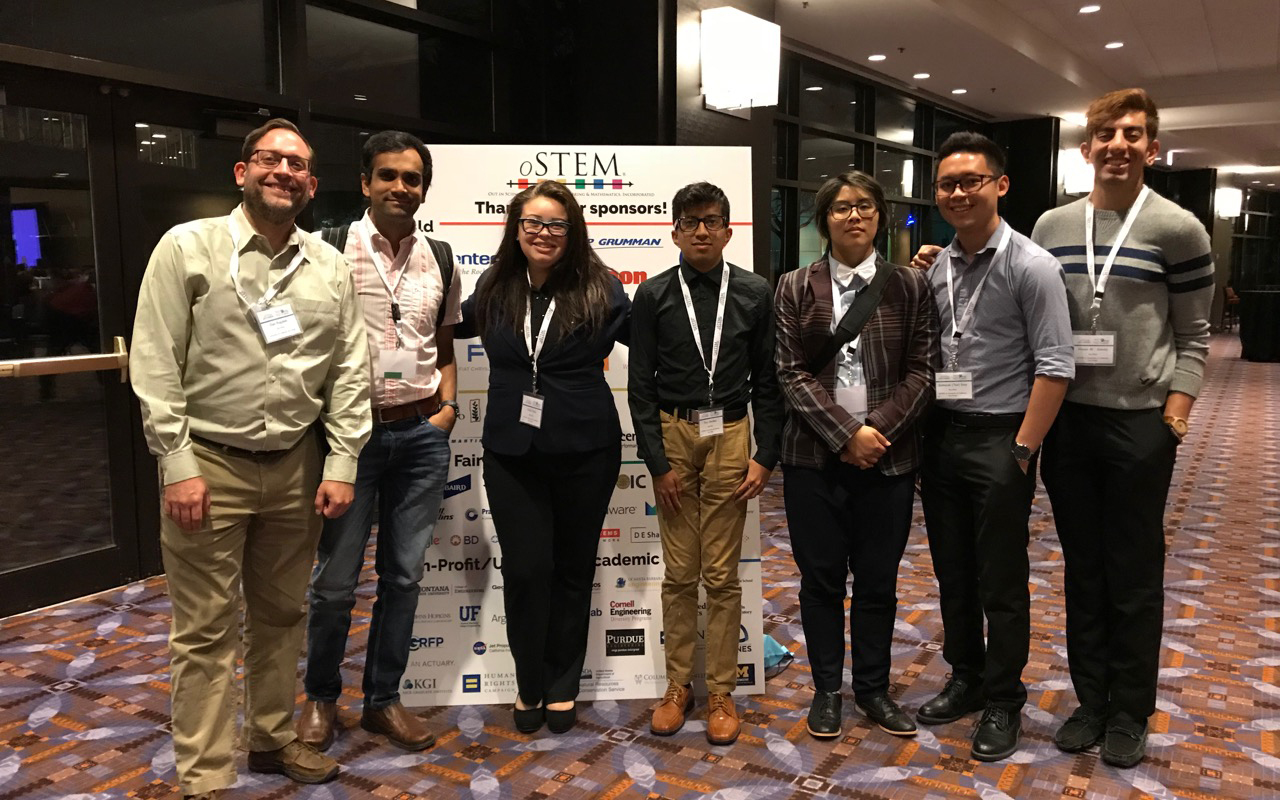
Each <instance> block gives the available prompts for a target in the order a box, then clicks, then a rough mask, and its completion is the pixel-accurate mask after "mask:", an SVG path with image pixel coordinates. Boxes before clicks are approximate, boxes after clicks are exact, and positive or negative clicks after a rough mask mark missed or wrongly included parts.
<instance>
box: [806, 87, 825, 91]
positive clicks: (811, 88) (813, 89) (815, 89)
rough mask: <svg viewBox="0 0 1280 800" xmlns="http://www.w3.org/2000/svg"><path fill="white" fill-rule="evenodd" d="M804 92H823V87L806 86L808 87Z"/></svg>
mask: <svg viewBox="0 0 1280 800" xmlns="http://www.w3.org/2000/svg"><path fill="white" fill-rule="evenodd" d="M804 90H805V91H806V92H820V91H822V87H821V86H806V87H804Z"/></svg>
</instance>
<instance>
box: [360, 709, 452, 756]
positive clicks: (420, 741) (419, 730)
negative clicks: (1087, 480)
mask: <svg viewBox="0 0 1280 800" xmlns="http://www.w3.org/2000/svg"><path fill="white" fill-rule="evenodd" d="M360 727H361V728H364V729H365V730H366V731H369V732H370V733H381V734H383V735H384V736H386V737H387V739H388V740H389V741H390V742H391V743H392V744H394V745H395V746H396V747H399V748H401V749H404V750H411V751H414V752H417V751H419V750H426V749H427V748H428V747H430V746H431V745H433V744H435V743H436V737H435V734H433V733H432V732H431V731H429V730H427V726H426V725H424V724H423V723H422V720H420V719H418V718H417V717H415V716H414V715H413V714H410V713H409V712H408V711H407V710H405V707H404V704H402V703H392V704H391V705H389V706H387V707H386V708H379V709H377V710H374V709H371V708H366V709H365V710H364V714H362V715H361V716H360Z"/></svg>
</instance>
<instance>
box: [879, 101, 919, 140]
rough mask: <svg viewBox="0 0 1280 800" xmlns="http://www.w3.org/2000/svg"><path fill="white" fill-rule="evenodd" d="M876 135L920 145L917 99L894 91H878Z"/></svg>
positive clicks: (881, 137)
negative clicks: (917, 128)
mask: <svg viewBox="0 0 1280 800" xmlns="http://www.w3.org/2000/svg"><path fill="white" fill-rule="evenodd" d="M876 136H877V137H878V138H880V139H888V140H889V141H891V142H897V143H898V144H905V145H912V146H917V147H918V146H919V145H918V144H917V141H916V101H915V100H913V99H912V98H910V97H906V96H904V95H900V94H896V93H894V92H877V93H876Z"/></svg>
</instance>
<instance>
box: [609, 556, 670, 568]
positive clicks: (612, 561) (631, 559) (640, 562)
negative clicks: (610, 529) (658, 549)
mask: <svg viewBox="0 0 1280 800" xmlns="http://www.w3.org/2000/svg"><path fill="white" fill-rule="evenodd" d="M660 562H661V559H660V558H659V557H658V554H657V553H644V554H642V555H638V556H626V555H623V554H621V553H614V554H613V555H611V556H596V566H597V567H653V566H657V565H658V564H659V563H660Z"/></svg>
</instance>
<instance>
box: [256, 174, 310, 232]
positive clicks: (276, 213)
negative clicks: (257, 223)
mask: <svg viewBox="0 0 1280 800" xmlns="http://www.w3.org/2000/svg"><path fill="white" fill-rule="evenodd" d="M310 199H311V198H309V197H308V196H307V193H306V192H305V191H299V192H298V193H297V195H296V196H295V197H294V198H293V200H292V201H290V202H288V203H285V204H272V203H268V202H267V198H266V193H265V191H264V190H263V188H262V184H261V183H252V184H246V185H245V187H244V204H245V207H246V208H248V209H249V211H250V213H252V214H253V216H255V217H257V218H258V219H260V220H262V221H264V222H267V223H270V224H272V225H283V224H285V223H287V222H292V221H293V220H294V219H295V218H296V217H297V216H298V215H299V214H301V213H302V209H304V208H306V207H307V203H308V201H310Z"/></svg>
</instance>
